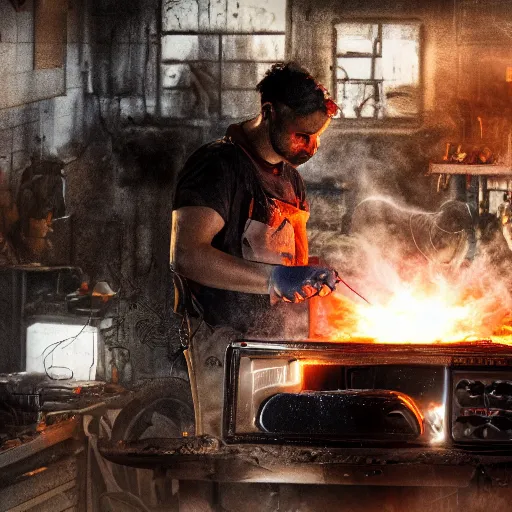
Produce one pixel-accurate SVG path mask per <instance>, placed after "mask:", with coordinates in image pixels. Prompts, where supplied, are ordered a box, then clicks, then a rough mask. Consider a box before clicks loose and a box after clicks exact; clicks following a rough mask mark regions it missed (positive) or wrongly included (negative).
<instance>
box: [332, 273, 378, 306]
mask: <svg viewBox="0 0 512 512" xmlns="http://www.w3.org/2000/svg"><path fill="white" fill-rule="evenodd" d="M336 282H338V283H343V284H344V285H345V286H346V287H347V288H348V289H349V290H350V291H351V292H353V293H355V294H356V295H357V296H358V297H360V298H361V299H363V300H364V301H365V302H366V303H367V304H369V305H370V306H371V303H370V301H369V300H367V299H365V298H364V297H363V296H362V295H361V294H360V293H359V292H357V291H356V290H354V288H352V286H350V285H349V284H348V283H346V282H345V281H343V279H341V277H340V276H338V277H337V278H336Z"/></svg>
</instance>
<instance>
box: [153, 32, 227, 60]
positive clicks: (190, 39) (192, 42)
mask: <svg viewBox="0 0 512 512" xmlns="http://www.w3.org/2000/svg"><path fill="white" fill-rule="evenodd" d="M218 58H219V38H218V37H217V36H209V35H204V36H202V35H201V36H180V35H176V36H175V35H172V36H164V37H163V38H162V59H163V60H182V61H187V60H218Z"/></svg>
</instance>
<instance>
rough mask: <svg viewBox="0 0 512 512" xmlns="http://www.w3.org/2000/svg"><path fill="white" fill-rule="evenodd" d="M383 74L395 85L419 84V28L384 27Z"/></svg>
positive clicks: (409, 26) (408, 26)
mask: <svg viewBox="0 0 512 512" xmlns="http://www.w3.org/2000/svg"><path fill="white" fill-rule="evenodd" d="M382 56H383V74H384V78H385V79H386V80H390V81H393V82H395V84H417V83H418V81H419V27H417V26H412V25H384V27H383V41H382Z"/></svg>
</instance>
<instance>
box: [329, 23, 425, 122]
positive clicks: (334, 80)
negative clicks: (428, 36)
mask: <svg viewBox="0 0 512 512" xmlns="http://www.w3.org/2000/svg"><path fill="white" fill-rule="evenodd" d="M341 23H360V24H376V25H379V26H382V25H386V24H394V25H416V26H417V27H418V29H419V38H418V40H419V52H418V53H419V55H418V68H419V79H418V90H419V98H418V114H417V115H416V116H415V117H414V118H399V117H384V118H382V119H378V118H370V117H363V118H352V117H350V118H347V117H339V118H334V119H333V120H332V126H333V127H335V128H341V129H347V131H359V130H361V129H363V130H365V129H366V130H370V131H381V130H390V129H394V130H397V131H404V132H409V131H414V130H417V129H418V128H420V127H421V126H422V125H423V123H424V117H425V113H424V109H425V87H424V80H425V77H424V74H425V65H424V63H425V24H424V22H423V21H422V20H421V19H417V18H387V17H382V18H380V17H375V16H372V17H369V18H361V17H358V18H350V17H349V18H346V17H340V18H334V19H333V20H332V21H331V48H332V53H331V66H330V69H331V91H332V97H333V98H334V99H335V101H336V102H338V98H337V96H338V88H337V85H338V77H337V66H338V45H337V33H336V25H338V24H341ZM340 103H341V102H340Z"/></svg>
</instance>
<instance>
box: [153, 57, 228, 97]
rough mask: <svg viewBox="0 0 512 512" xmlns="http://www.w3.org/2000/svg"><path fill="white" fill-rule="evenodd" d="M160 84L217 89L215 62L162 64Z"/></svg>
mask: <svg viewBox="0 0 512 512" xmlns="http://www.w3.org/2000/svg"><path fill="white" fill-rule="evenodd" d="M162 86H163V87H165V88H176V87H177V88H186V87H192V88H193V89H203V90H205V91H207V92H208V94H210V92H213V91H217V90H218V89H219V66H218V64H217V63H209V62H194V63H191V64H163V65H162Z"/></svg>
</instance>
